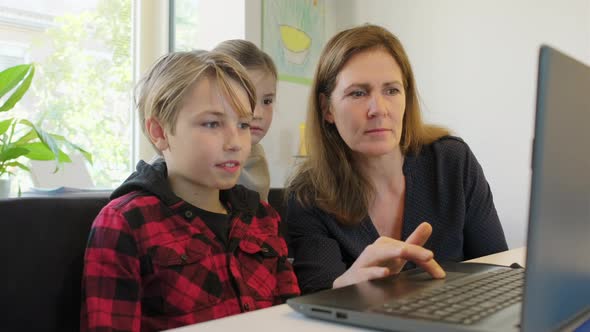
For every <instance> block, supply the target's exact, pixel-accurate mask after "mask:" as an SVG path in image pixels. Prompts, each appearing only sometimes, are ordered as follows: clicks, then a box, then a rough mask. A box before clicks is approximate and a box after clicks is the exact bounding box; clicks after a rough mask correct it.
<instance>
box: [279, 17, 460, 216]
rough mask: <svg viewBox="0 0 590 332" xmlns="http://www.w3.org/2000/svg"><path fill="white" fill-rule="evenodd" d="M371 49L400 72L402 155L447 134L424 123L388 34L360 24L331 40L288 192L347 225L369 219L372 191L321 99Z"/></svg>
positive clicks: (405, 63)
mask: <svg viewBox="0 0 590 332" xmlns="http://www.w3.org/2000/svg"><path fill="white" fill-rule="evenodd" d="M375 49H382V50H385V51H386V52H387V53H389V54H391V56H392V57H393V58H394V59H395V61H396V62H397V64H398V65H399V66H400V68H401V71H402V76H403V84H404V90H405V93H406V109H405V112H404V118H403V129H402V135H401V140H400V148H401V151H402V154H404V155H407V154H417V153H419V151H420V149H421V148H422V146H423V145H425V144H429V143H432V142H433V141H435V140H437V139H438V138H440V137H442V136H445V135H448V134H449V132H448V130H446V129H444V128H441V127H436V126H431V125H425V124H424V123H423V122H422V117H421V114H420V105H419V102H418V93H417V89H416V83H415V79H414V73H413V71H412V67H411V65H410V61H409V59H408V56H407V54H406V52H405V51H404V48H403V46H402V44H401V43H400V41H399V40H398V39H397V38H396V37H395V36H394V35H393V34H392V33H391V32H389V31H387V30H386V29H384V28H382V27H380V26H376V25H363V26H359V27H355V28H351V29H348V30H344V31H342V32H340V33H338V34H336V35H335V36H334V37H332V38H331V39H330V40H329V41H328V44H327V45H326V46H325V48H324V50H323V52H322V54H321V56H320V60H319V63H318V66H317V68H316V72H315V76H314V80H313V84H312V88H311V93H310V97H309V104H308V108H307V120H306V132H305V136H306V137H305V141H306V148H307V152H308V156H307V158H306V159H305V160H304V161H303V162H302V163H301V165H300V166H299V167H298V169H297V171H296V172H295V174H294V175H293V176H292V178H291V180H290V183H289V186H288V189H287V191H288V196H294V197H295V199H296V200H297V201H298V202H299V204H301V205H302V206H303V207H305V208H309V207H311V206H317V207H319V208H320V209H322V210H324V211H326V212H328V213H330V214H332V215H334V216H335V217H336V219H337V220H338V221H339V222H341V223H345V224H355V223H358V222H360V221H361V220H362V219H363V218H364V217H366V216H367V213H368V212H367V211H368V207H369V205H370V202H371V201H372V199H373V197H374V188H373V186H372V185H371V183H370V182H369V180H368V178H367V176H366V175H364V174H363V173H362V172H361V171H360V169H359V168H358V166H357V165H356V164H355V162H354V158H353V152H352V150H351V149H350V148H349V147H348V145H346V143H345V142H344V141H343V140H342V137H341V136H340V134H339V133H338V130H337V128H336V126H335V125H333V124H331V123H329V122H327V121H326V120H325V119H324V112H323V111H322V108H321V102H320V99H321V96H322V95H324V96H326V97H328V99H329V97H330V95H331V94H332V92H333V91H334V88H335V87H336V79H337V77H338V74H339V73H340V71H341V70H342V68H343V67H344V66H345V65H346V63H347V62H348V60H349V59H350V58H351V57H352V56H353V55H355V54H358V53H361V52H365V51H368V50H375Z"/></svg>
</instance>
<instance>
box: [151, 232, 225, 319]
mask: <svg viewBox="0 0 590 332" xmlns="http://www.w3.org/2000/svg"><path fill="white" fill-rule="evenodd" d="M150 252H151V258H152V263H153V266H154V278H153V280H151V284H152V285H153V289H154V290H155V291H156V292H157V294H153V295H155V297H156V298H161V308H160V309H161V310H158V311H161V312H162V313H165V314H185V313H191V312H195V311H199V310H202V309H205V308H208V307H211V306H213V305H215V304H217V303H219V302H220V301H221V297H222V294H223V286H222V283H221V280H220V279H219V271H217V268H216V265H215V263H214V260H213V257H212V255H211V247H210V246H209V245H208V244H207V243H204V242H203V241H201V240H199V239H191V240H188V241H184V242H175V243H171V244H167V245H161V246H155V247H153V248H152V250H150ZM146 286H147V285H146ZM146 296H147V294H146ZM152 302H154V301H152ZM155 302H157V301H155Z"/></svg>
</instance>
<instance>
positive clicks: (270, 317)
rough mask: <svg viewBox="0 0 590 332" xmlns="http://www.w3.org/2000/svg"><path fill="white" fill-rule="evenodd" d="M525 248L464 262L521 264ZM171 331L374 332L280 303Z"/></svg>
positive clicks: (523, 259)
mask: <svg viewBox="0 0 590 332" xmlns="http://www.w3.org/2000/svg"><path fill="white" fill-rule="evenodd" d="M525 257H526V249H525V248H524V247H522V248H516V249H512V250H508V251H504V252H500V253H497V254H493V255H489V256H484V257H479V258H476V259H472V260H469V261H467V262H474V263H487V264H497V265H506V266H509V265H510V264H512V263H518V264H520V265H522V266H524V265H525ZM170 331H174V332H193V331H195V332H196V331H207V332H210V331H220V332H221V331H223V332H231V331H257V332H262V331H269V332H279V331H280V332H303V331H305V332H316V331H317V332H335V331H374V330H369V329H363V328H359V327H353V326H348V325H342V324H337V323H331V322H327V321H322V320H316V319H313V318H309V317H306V316H303V315H302V314H299V313H297V312H295V311H293V310H292V309H291V308H290V307H289V306H288V305H286V304H281V305H278V306H274V307H271V308H267V309H261V310H257V311H253V312H248V313H243V314H240V315H234V316H230V317H225V318H221V319H216V320H212V321H208V322H204V323H200V324H194V325H189V326H184V327H181V328H177V329H173V330H170Z"/></svg>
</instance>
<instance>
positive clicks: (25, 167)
mask: <svg viewBox="0 0 590 332" xmlns="http://www.w3.org/2000/svg"><path fill="white" fill-rule="evenodd" d="M5 165H6V166H12V167H18V168H20V169H22V170H24V171H27V172H30V171H31V170H30V169H29V168H28V167H27V166H26V165H24V164H22V163H19V162H18V161H13V162H10V163H6V164H5Z"/></svg>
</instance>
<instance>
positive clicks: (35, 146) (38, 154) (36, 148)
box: [21, 142, 55, 160]
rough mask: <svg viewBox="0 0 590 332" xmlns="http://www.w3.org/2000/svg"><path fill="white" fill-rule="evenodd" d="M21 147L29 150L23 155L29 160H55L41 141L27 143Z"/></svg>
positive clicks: (53, 155)
mask: <svg viewBox="0 0 590 332" xmlns="http://www.w3.org/2000/svg"><path fill="white" fill-rule="evenodd" d="M21 147H22V148H25V149H27V150H28V151H29V152H28V153H27V154H26V155H25V157H27V158H29V159H31V160H55V154H53V152H52V151H51V150H50V149H49V148H48V147H47V146H46V145H45V144H43V143H41V142H35V143H29V144H25V145H22V146H21Z"/></svg>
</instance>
